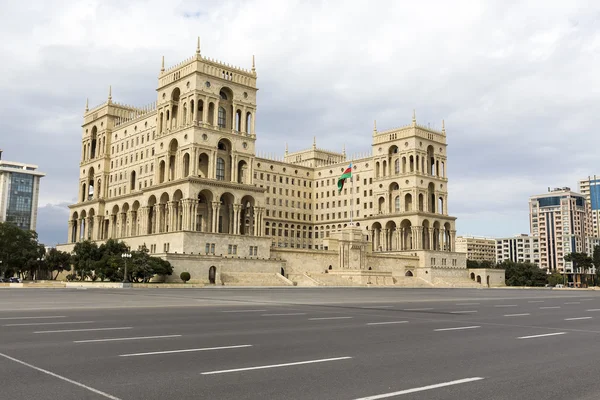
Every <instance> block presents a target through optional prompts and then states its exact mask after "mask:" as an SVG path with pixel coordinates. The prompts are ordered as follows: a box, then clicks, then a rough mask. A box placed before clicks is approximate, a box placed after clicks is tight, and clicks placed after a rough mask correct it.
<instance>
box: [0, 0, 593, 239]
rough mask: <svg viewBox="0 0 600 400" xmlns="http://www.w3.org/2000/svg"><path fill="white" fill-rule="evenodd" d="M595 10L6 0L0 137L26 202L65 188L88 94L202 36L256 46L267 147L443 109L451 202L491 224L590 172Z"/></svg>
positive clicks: (364, 131) (234, 54)
mask: <svg viewBox="0 0 600 400" xmlns="http://www.w3.org/2000/svg"><path fill="white" fill-rule="evenodd" d="M5 8H6V7H5ZM599 16H600V5H596V4H594V3H590V2H587V1H571V2H559V1H541V0H540V1H535V0H529V1H518V2H517V1H483V0H482V1H479V2H473V1H466V0H465V1H453V2H440V1H433V0H430V1H421V2H408V1H379V2H376V3H373V2H368V1H316V0H315V1H299V0H296V1H285V2H282V1H267V0H256V1H223V2H208V1H205V2H198V1H191V0H190V1H180V2H172V3H169V6H167V7H165V6H164V2H159V1H158V0H149V1H127V2H118V1H114V0H110V1H104V0H103V1H99V0H86V1H71V2H65V1H60V2H58V1H56V2H53V1H37V2H36V1H31V2H21V3H20V4H19V6H18V7H11V8H10V9H6V10H3V13H2V15H0V35H1V36H2V38H3V40H2V42H1V43H0V52H1V54H2V55H3V60H4V61H3V74H0V90H2V93H3V98H2V100H0V102H1V103H0V121H2V122H1V123H2V131H3V133H2V135H3V137H2V139H3V143H2V145H3V147H4V150H5V151H6V152H5V157H6V158H8V159H15V160H23V161H25V162H32V163H36V164H39V165H40V167H41V168H42V169H43V170H45V172H48V176H47V177H46V178H44V180H43V184H42V192H41V204H45V203H48V202H51V203H60V202H63V201H66V202H69V201H71V200H72V198H73V197H74V196H75V194H76V189H77V188H76V180H77V173H78V171H77V163H78V160H79V154H80V148H79V137H80V135H81V132H80V124H81V116H82V112H83V107H84V104H85V98H86V97H89V98H90V105H95V104H99V103H101V102H102V101H104V100H105V99H106V95H107V87H108V85H109V84H112V85H113V98H114V99H115V100H116V101H119V102H123V103H130V104H139V105H142V104H147V103H150V102H152V101H153V100H155V95H156V93H155V90H154V89H155V87H156V77H157V74H158V72H159V68H160V57H161V56H162V55H164V56H165V58H166V63H167V65H173V64H175V63H177V62H179V61H181V60H183V59H185V58H187V57H189V56H191V55H192V54H193V52H194V50H195V44H196V36H198V35H200V36H201V38H202V53H203V55H205V56H209V57H211V58H216V59H219V60H222V61H225V62H228V63H230V64H235V65H238V66H241V67H244V68H249V67H250V63H251V57H252V55H253V54H256V60H257V71H258V77H259V79H258V84H259V87H260V91H259V105H258V106H259V114H258V118H257V129H258V149H259V151H267V152H277V153H282V152H283V145H282V144H281V142H282V140H281V137H282V136H283V135H285V136H286V137H291V139H289V140H290V142H291V143H290V149H298V148H300V147H306V146H310V143H311V142H312V136H313V135H316V136H317V138H318V139H317V141H318V144H319V147H330V148H332V149H334V150H339V148H340V147H341V145H340V143H341V142H346V146H347V151H348V153H353V152H359V151H365V150H367V149H368V148H369V147H370V141H371V131H372V124H373V119H377V123H378V127H379V129H387V128H391V127H394V126H402V125H405V124H407V123H408V122H410V117H411V113H412V109H413V108H416V109H417V119H418V121H419V122H420V123H428V122H429V123H431V124H432V126H433V125H435V126H438V127H439V126H440V124H441V120H442V119H445V121H446V127H447V131H448V142H449V163H448V164H449V165H448V169H449V176H450V190H451V192H450V199H449V202H450V203H449V204H450V209H451V211H452V210H453V209H455V210H456V211H457V216H458V217H459V218H462V220H461V219H459V221H458V226H459V227H461V229H462V227H464V229H465V230H466V231H471V232H475V231H477V232H479V233H480V234H488V235H494V234H496V233H497V230H500V228H499V225H498V224H497V223H489V222H490V221H499V220H502V224H503V226H506V227H507V228H509V226H510V224H514V225H515V226H522V224H523V210H525V213H526V207H527V199H528V196H529V195H532V194H535V193H538V192H539V191H540V189H541V190H542V191H543V190H545V187H546V186H565V185H568V186H571V187H573V188H576V179H577V178H580V177H582V176H587V175H589V174H593V173H596V172H600V171H597V170H594V168H596V163H597V157H596V151H595V149H596V148H597V147H598V146H600V138H599V136H598V135H596V134H595V129H596V127H597V126H598V124H599V122H600V121H599V119H600V118H599V117H598V115H597V112H596V104H598V102H599V100H600V91H599V90H598V89H597V87H600V85H599V84H600V77H599V75H598V74H597V71H598V67H599V65H600V51H599V50H600V29H599V28H598V26H599V25H598V18H599ZM4 132H7V133H8V134H5V133H4ZM25 143H27V144H28V146H25V145H24V144H25ZM498 188H501V190H500V191H498ZM469 209H472V210H476V211H469ZM494 215H496V216H498V215H500V216H501V217H492V216H494ZM41 222H42V223H43V221H41ZM521 230H522V229H518V231H521ZM64 231H65V232H66V223H65V229H64ZM503 234H505V233H503Z"/></svg>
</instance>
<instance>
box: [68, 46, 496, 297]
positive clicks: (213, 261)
mask: <svg viewBox="0 0 600 400" xmlns="http://www.w3.org/2000/svg"><path fill="white" fill-rule="evenodd" d="M256 83H257V73H256V69H255V67H254V59H253V60H252V68H251V69H242V68H238V67H233V66H230V65H228V64H225V63H221V62H218V61H215V60H212V59H210V58H207V57H204V56H202V55H201V53H200V47H199V45H198V48H197V50H196V54H195V55H194V56H192V57H191V58H189V59H187V60H186V61H184V62H182V63H179V64H177V65H176V66H174V67H172V68H168V69H167V68H165V67H164V59H163V65H162V67H161V70H160V73H159V76H158V87H157V101H155V102H153V103H152V104H150V105H149V106H147V107H132V106H127V105H123V104H119V103H116V102H114V101H113V99H112V90H111V89H109V95H108V99H107V100H106V101H105V102H103V103H102V104H100V105H99V106H97V107H93V108H89V107H88V106H87V104H86V108H85V113H84V121H83V125H82V138H81V141H82V142H81V146H82V152H81V160H80V164H79V170H80V171H79V176H80V179H79V185H78V192H79V194H78V196H77V203H76V204H73V205H72V206H71V207H70V212H71V214H70V216H69V221H68V224H69V230H68V243H69V244H68V245H63V246H62V247H61V248H63V249H65V250H68V251H69V250H70V249H71V248H72V246H73V243H75V242H78V241H81V240H86V239H89V240H94V241H104V240H107V239H109V238H116V239H122V240H124V241H125V242H126V243H127V244H128V245H129V246H131V247H132V248H133V249H135V248H137V247H138V246H141V245H146V246H147V248H148V249H149V250H150V252H151V253H155V254H158V255H159V256H161V257H164V258H166V259H168V260H169V261H171V262H172V263H173V265H174V266H175V270H176V271H178V270H181V269H184V268H189V269H190V270H192V275H197V274H196V272H197V271H201V272H198V273H199V274H200V275H201V276H202V278H200V280H202V281H205V282H207V283H208V282H212V283H214V281H215V280H217V281H218V280H219V279H218V278H215V276H216V275H215V274H216V273H217V272H215V271H226V273H225V272H223V275H221V280H222V281H223V282H226V280H228V279H229V281H227V282H231V281H233V279H234V278H233V275H235V274H237V276H238V278H236V279H238V280H237V281H236V282H240V281H241V280H242V279H246V278H243V277H247V276H249V275H248V274H251V273H253V272H254V273H257V272H261V273H264V272H269V273H271V272H274V271H277V272H279V268H281V271H282V275H283V271H284V269H285V271H286V274H287V276H292V275H294V276H296V277H297V278H298V279H300V280H303V279H304V280H306V279H309V278H306V277H305V276H304V277H303V275H302V274H304V273H307V272H310V273H311V274H312V275H311V277H312V278H311V279H314V277H315V275H314V274H316V273H324V272H325V271H333V272H332V273H328V277H331V276H332V275H333V273H334V272H336V268H340V269H341V270H342V272H343V270H344V269H348V268H350V267H349V265H360V268H361V269H364V270H367V271H371V272H369V273H370V274H380V275H381V276H380V278H378V279H379V282H388V281H390V278H391V277H392V276H394V277H396V276H400V277H401V278H402V279H397V278H394V279H395V281H402V280H403V279H404V277H409V276H410V277H414V276H418V277H422V279H425V280H427V281H430V282H433V281H434V280H435V279H437V278H436V276H437V277H440V279H439V282H444V284H447V283H448V282H450V281H452V280H453V279H454V280H456V279H459V280H460V279H464V280H466V281H467V282H471V281H470V280H469V275H468V273H467V271H466V262H465V258H464V255H462V254H460V253H456V252H455V247H454V243H455V232H456V231H455V220H456V218H455V217H453V216H451V215H449V213H448V178H447V176H446V170H447V155H446V148H447V144H446V129H445V125H444V123H443V121H442V128H441V130H435V129H431V128H429V127H427V126H422V125H418V124H417V120H416V115H415V113H414V112H413V117H412V122H411V123H410V124H408V125H406V126H403V127H400V128H394V129H389V130H383V131H382V130H378V129H377V127H376V125H375V126H374V127H373V131H372V132H369V133H368V134H369V136H371V139H372V144H371V147H370V149H369V150H367V151H365V152H364V153H363V154H361V155H355V156H353V157H351V158H352V160H353V161H352V178H351V179H350V180H349V181H348V182H346V184H345V186H344V187H343V189H342V190H341V191H340V190H338V186H337V183H338V178H339V177H340V176H341V175H342V173H344V171H345V170H346V169H347V168H348V167H349V164H350V157H348V156H347V155H346V152H345V149H344V150H342V151H341V152H336V151H330V150H324V149H321V148H318V147H317V145H316V140H315V139H314V138H313V140H312V146H310V139H308V138H307V139H308V141H307V142H308V143H307V145H308V146H307V148H306V149H304V150H300V151H295V152H289V151H288V149H287V145H286V149H285V155H284V156H283V157H279V158H275V157H265V156H260V155H259V154H257V151H256V140H257V133H256V131H255V117H256V109H257V103H256V92H257V90H258V89H257V86H256ZM153 85H154V84H153ZM282 130H283V131H285V127H283V126H282ZM282 144H283V143H282ZM282 147H283V146H282ZM340 148H342V144H340ZM349 230H351V231H352V234H351V235H350V234H348V235H346V233H347V232H349ZM340 238H341V239H340ZM351 238H352V239H351ZM360 238H364V242H363V241H362V240H363V239H360ZM338 239H339V240H340V241H339V245H338V244H336V243H338V242H336V240H338ZM337 252H339V253H337ZM336 254H337V255H336ZM375 255H377V257H375ZM240 257H243V260H240ZM353 263H354V264H353ZM338 264H339V265H338ZM417 265H418V268H417ZM412 266H414V268H413V267H412ZM456 270H458V271H456ZM194 271H196V272H194ZM386 271H387V272H386ZM363 272H364V271H363ZM496 272H497V271H489V273H488V272H486V271H483V272H481V275H478V276H477V282H481V283H485V284H487V285H492V286H493V285H498V284H499V282H502V283H500V284H503V279H504V278H503V275H502V276H501V275H499V274H496ZM242 274H245V275H242ZM385 274H388V275H385ZM397 274H399V275H397ZM384 275H385V276H384ZM176 276H177V275H176ZM443 276H445V277H446V278H442V277H443ZM205 277H206V278H205ZM294 279H296V278H294ZM369 279H371V280H372V281H376V280H375V279H374V278H369ZM471 283H472V282H471Z"/></svg>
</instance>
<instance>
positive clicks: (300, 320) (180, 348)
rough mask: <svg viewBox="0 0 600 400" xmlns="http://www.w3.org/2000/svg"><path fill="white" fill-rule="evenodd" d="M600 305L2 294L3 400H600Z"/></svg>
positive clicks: (443, 298)
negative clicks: (598, 377)
mask: <svg viewBox="0 0 600 400" xmlns="http://www.w3.org/2000/svg"><path fill="white" fill-rule="evenodd" d="M599 337H600V295H599V294H598V293H597V292H594V291H566V290H565V291H559V290H548V289H540V290H520V289H489V290H484V289H464V290H463V289H371V288H315V289H304V288H286V289H270V288H256V289H243V288H235V289H221V288H215V289H185V290H184V289H172V290H167V289H164V290H161V289H156V290H152V289H120V290H118V289H114V290H97V289H88V290H74V289H1V290H0V371H2V372H3V374H2V375H3V376H4V377H5V383H4V384H3V387H2V389H0V390H1V391H2V396H1V397H2V399H7V400H8V399H11V400H12V399H14V400H22V399H23V400H24V399H58V398H60V399H65V400H67V399H72V400H80V399H99V400H101V399H113V400H114V399H121V400H142V399H144V400H147V399H261V400H264V399H348V400H352V399H363V400H364V399H387V398H392V399H394V398H398V399H414V400H416V399H423V400H425V399H427V400H442V399H456V400H458V399H460V400H471V399H472V400H475V399H477V400H479V399H497V400H500V399H510V400H514V399H525V398H527V399H544V400H549V399H556V400H558V399H561V400H562V399H565V398H569V399H598V398H600V381H598V379H597V376H598V372H599V368H598V367H597V359H598V357H599V356H600V350H599V348H598V346H597V343H598V339H599Z"/></svg>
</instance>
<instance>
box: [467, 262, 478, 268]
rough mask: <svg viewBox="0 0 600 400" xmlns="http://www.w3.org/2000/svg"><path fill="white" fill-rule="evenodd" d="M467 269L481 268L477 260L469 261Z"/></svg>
mask: <svg viewBox="0 0 600 400" xmlns="http://www.w3.org/2000/svg"><path fill="white" fill-rule="evenodd" d="M467 268H481V266H480V265H479V262H477V261H475V260H467Z"/></svg>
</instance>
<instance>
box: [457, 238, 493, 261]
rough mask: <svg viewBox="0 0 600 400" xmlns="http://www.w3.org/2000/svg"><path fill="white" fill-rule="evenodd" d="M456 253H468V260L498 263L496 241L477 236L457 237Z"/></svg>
mask: <svg viewBox="0 0 600 400" xmlns="http://www.w3.org/2000/svg"><path fill="white" fill-rule="evenodd" d="M456 251H457V252H458V253H467V260H472V261H490V262H492V263H494V262H496V240H495V239H492V238H485V237H476V236H457V237H456Z"/></svg>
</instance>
